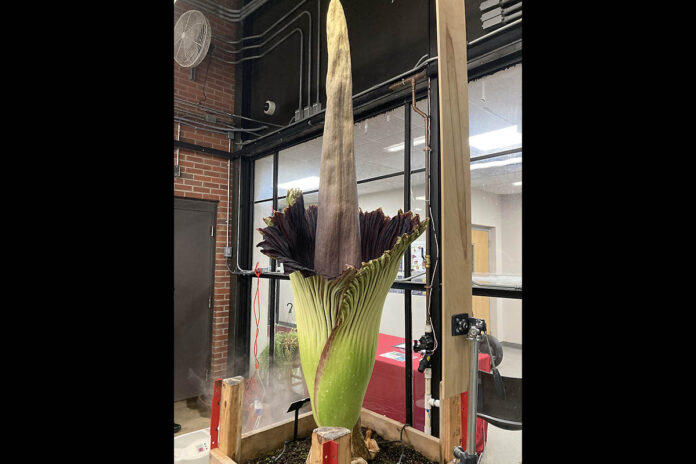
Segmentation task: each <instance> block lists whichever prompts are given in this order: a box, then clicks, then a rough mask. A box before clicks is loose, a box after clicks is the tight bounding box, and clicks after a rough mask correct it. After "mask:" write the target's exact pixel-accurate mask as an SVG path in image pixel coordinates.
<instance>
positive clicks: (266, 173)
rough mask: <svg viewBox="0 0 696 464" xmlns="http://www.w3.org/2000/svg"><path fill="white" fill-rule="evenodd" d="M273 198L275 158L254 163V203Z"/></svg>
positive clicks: (270, 157)
mask: <svg viewBox="0 0 696 464" xmlns="http://www.w3.org/2000/svg"><path fill="white" fill-rule="evenodd" d="M270 198H273V156H272V155H271V156H266V157H264V158H261V159H257V160H256V161H254V201H260V200H268V199H270Z"/></svg>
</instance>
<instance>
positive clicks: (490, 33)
mask: <svg viewBox="0 0 696 464" xmlns="http://www.w3.org/2000/svg"><path fill="white" fill-rule="evenodd" d="M521 22H522V18H520V19H518V20H516V21H513V22H511V23H509V24H506V25H505V26H502V27H500V28H498V29H496V30H495V31H492V32H489V33H488V34H485V35H482V36H481V37H479V38H478V39H475V40H472V41H471V42H468V43H467V44H466V45H467V47H471V46H472V45H474V44H477V43H479V42H481V41H482V40H486V39H487V38H489V37H491V36H494V35H496V34H498V33H499V32H502V31H504V30H506V29H510V28H511V27H512V26H514V25H516V24H519V23H521Z"/></svg>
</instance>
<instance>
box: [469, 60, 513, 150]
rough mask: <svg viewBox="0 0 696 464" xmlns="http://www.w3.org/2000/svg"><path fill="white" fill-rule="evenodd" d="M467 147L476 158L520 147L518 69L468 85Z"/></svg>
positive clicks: (506, 70) (508, 70)
mask: <svg viewBox="0 0 696 464" xmlns="http://www.w3.org/2000/svg"><path fill="white" fill-rule="evenodd" d="M469 145H470V147H471V148H470V151H471V157H472V158H476V157H478V156H481V155H486V154H489V153H496V152H500V151H504V150H509V149H511V148H519V147H521V146H522V65H521V64H518V65H516V66H513V67H511V68H508V69H505V70H502V71H499V72H497V73H495V74H491V75H488V76H485V77H483V78H481V79H477V80H474V81H471V82H469Z"/></svg>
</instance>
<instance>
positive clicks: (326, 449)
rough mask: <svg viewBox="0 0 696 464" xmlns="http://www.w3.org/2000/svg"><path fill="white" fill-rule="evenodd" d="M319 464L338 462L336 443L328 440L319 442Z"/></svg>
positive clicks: (334, 463)
mask: <svg viewBox="0 0 696 464" xmlns="http://www.w3.org/2000/svg"><path fill="white" fill-rule="evenodd" d="M321 464H338V443H336V442H335V441H333V440H329V441H325V442H324V443H322V444H321Z"/></svg>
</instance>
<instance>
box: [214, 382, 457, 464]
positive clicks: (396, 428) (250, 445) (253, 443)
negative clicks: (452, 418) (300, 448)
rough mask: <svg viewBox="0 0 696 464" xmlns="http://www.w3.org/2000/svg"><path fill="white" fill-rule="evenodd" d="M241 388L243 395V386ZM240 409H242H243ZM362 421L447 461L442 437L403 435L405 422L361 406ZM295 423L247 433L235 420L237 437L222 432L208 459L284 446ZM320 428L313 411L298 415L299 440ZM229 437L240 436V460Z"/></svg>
mask: <svg viewBox="0 0 696 464" xmlns="http://www.w3.org/2000/svg"><path fill="white" fill-rule="evenodd" d="M227 380H229V379H227ZM224 382H225V381H223V384H224ZM241 390H242V395H243V388H242V389H241ZM221 405H222V401H221ZM239 410H240V411H241V408H240V409H239ZM225 417H227V418H228V419H227V420H229V418H230V417H233V415H230V414H227V415H226V416H225ZM222 420H223V416H222V415H221V416H220V421H221V422H220V428H221V429H222V427H223V422H222ZM360 421H361V425H362V426H363V427H367V428H370V429H372V430H374V431H375V432H376V433H378V434H379V435H380V436H381V437H382V438H384V439H385V440H399V438H401V439H403V442H404V444H405V445H406V446H409V447H411V448H413V449H415V450H416V451H418V452H419V453H421V454H422V455H423V456H425V457H426V458H428V459H429V460H431V461H436V462H441V463H442V462H444V461H442V460H441V452H440V448H441V446H440V439H439V438H437V437H433V436H432V435H427V434H425V433H423V432H421V431H420V430H418V429H414V428H413V427H409V426H406V427H404V430H403V434H402V433H401V429H402V427H403V426H404V424H402V423H401V422H399V421H395V420H393V419H390V418H389V417H387V416H384V415H382V414H378V413H376V412H374V411H370V410H369V409H365V408H362V411H361V412H360ZM294 422H295V419H294V418H289V419H286V420H284V421H282V422H278V423H276V424H273V425H269V426H266V427H262V428H260V429H257V430H254V431H253V432H247V433H244V434H242V433H241V421H239V422H236V424H239V425H238V426H237V425H235V424H233V425H232V427H230V426H227V430H228V431H230V430H231V429H232V428H234V430H235V431H236V432H235V433H236V436H235V435H234V434H232V433H226V434H224V435H223V434H220V447H218V448H214V449H212V450H211V451H210V455H209V461H208V462H209V464H246V463H247V462H249V461H251V460H252V459H255V458H257V457H258V456H261V455H263V454H266V453H269V452H271V451H273V450H276V449H278V448H282V446H283V443H285V442H286V441H289V440H291V439H292V437H293V432H294ZM317 430H320V428H317V424H316V422H315V421H314V415H313V414H312V412H311V411H310V412H306V413H304V414H300V415H299V417H298V425H297V438H298V439H303V438H307V437H309V436H310V435H312V434H313V432H316V431H317ZM230 439H231V440H232V441H233V442H234V441H236V440H237V439H238V440H239V444H240V448H238V450H239V453H238V456H239V457H238V459H233V458H232V457H231V456H229V455H228V454H226V452H225V451H223V449H227V450H229V449H230V447H229V446H228V441H229V440H230ZM223 442H224V447H223Z"/></svg>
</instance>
